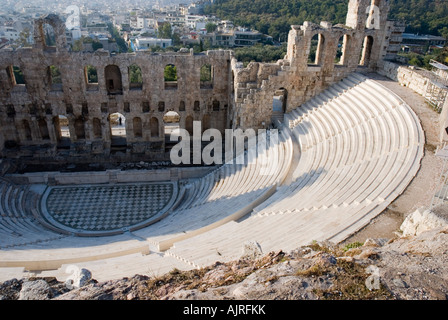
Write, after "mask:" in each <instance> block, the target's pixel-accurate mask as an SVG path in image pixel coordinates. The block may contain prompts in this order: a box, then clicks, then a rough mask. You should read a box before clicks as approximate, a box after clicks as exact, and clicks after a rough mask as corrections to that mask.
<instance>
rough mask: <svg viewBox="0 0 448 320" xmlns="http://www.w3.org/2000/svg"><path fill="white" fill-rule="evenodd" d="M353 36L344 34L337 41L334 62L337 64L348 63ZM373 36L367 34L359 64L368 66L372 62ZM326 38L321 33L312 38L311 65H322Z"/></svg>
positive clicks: (309, 59)
mask: <svg viewBox="0 0 448 320" xmlns="http://www.w3.org/2000/svg"><path fill="white" fill-rule="evenodd" d="M351 41H352V37H351V36H350V35H348V34H344V35H342V36H341V37H340V38H339V40H338V43H337V49H336V53H335V56H334V63H335V64H336V65H346V64H347V53H348V50H349V48H350V47H351ZM373 41H374V40H373V37H372V36H365V38H364V42H363V47H362V50H361V54H360V58H359V63H358V64H359V65H360V66H368V65H369V62H370V55H371V51H372V47H373ZM326 46H327V44H326V40H325V36H324V35H323V34H321V33H318V34H315V35H314V36H313V37H312V38H311V43H310V53H309V55H308V64H309V65H316V66H319V65H322V64H323V58H324V57H323V54H324V52H325V50H326Z"/></svg>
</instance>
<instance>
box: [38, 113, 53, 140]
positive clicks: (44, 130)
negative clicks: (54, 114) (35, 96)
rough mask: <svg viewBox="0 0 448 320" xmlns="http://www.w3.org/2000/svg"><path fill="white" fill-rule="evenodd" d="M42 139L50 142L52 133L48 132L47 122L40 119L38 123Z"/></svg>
mask: <svg viewBox="0 0 448 320" xmlns="http://www.w3.org/2000/svg"><path fill="white" fill-rule="evenodd" d="M37 124H38V127H39V132H40V137H41V139H42V140H50V132H49V131H48V126H47V120H45V119H44V118H40V119H39V120H38V121H37Z"/></svg>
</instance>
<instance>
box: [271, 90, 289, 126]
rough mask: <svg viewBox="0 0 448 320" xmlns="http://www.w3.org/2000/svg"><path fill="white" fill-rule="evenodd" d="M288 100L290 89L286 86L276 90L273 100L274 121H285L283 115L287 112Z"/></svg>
mask: <svg viewBox="0 0 448 320" xmlns="http://www.w3.org/2000/svg"><path fill="white" fill-rule="evenodd" d="M287 100H288V91H287V90H286V89H285V88H280V89H278V90H276V91H275V92H274V98H273V101H272V121H273V122H274V121H275V120H277V119H278V120H280V121H281V122H283V115H284V113H285V112H286V106H287Z"/></svg>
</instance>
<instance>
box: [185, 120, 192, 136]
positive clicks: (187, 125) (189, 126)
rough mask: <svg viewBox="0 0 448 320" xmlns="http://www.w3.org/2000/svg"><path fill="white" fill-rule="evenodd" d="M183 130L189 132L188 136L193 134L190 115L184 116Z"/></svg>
mask: <svg viewBox="0 0 448 320" xmlns="http://www.w3.org/2000/svg"><path fill="white" fill-rule="evenodd" d="M185 130H187V131H188V133H189V134H190V137H192V136H193V117H192V116H187V117H186V118H185Z"/></svg>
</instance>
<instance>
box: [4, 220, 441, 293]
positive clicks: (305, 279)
mask: <svg viewBox="0 0 448 320" xmlns="http://www.w3.org/2000/svg"><path fill="white" fill-rule="evenodd" d="M447 253H448V227H442V228H436V229H432V230H429V231H424V232H422V233H420V234H418V235H416V236H400V237H399V236H397V237H396V238H394V239H368V240H367V241H366V242H365V243H364V244H360V243H353V244H350V245H347V246H345V247H341V246H334V245H331V244H324V243H313V244H311V245H309V246H306V247H301V248H299V249H297V250H294V251H292V252H287V253H286V252H282V251H279V252H271V253H269V254H265V255H262V254H260V252H258V253H257V252H252V256H246V257H244V258H241V259H240V260H238V261H234V262H230V263H219V262H217V263H215V264H214V265H213V266H210V267H208V268H204V269H201V270H192V271H187V272H184V271H179V270H173V271H171V272H170V273H168V274H166V275H164V276H161V277H157V278H154V277H147V276H139V275H136V276H134V277H132V278H124V279H121V280H116V281H107V282H102V283H99V282H97V281H95V280H94V279H90V280H89V281H87V282H85V284H83V286H81V287H80V288H75V289H71V290H70V289H69V288H68V287H70V286H67V285H66V284H65V283H62V282H59V281H57V280H56V279H54V278H29V279H21V280H17V279H12V280H10V281H6V282H4V283H2V284H0V299H3V300H18V299H22V300H50V299H56V300H159V299H161V300H172V299H177V300H187V299H200V300H210V299H213V300H222V299H237V300H245V299H249V300H255V299H263V300H271V299H284V300H301V299H305V300H318V299H332V300H334V299H352V300H357V299H363V300H365V299H385V300H446V299H447V298H448V254H447Z"/></svg>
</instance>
